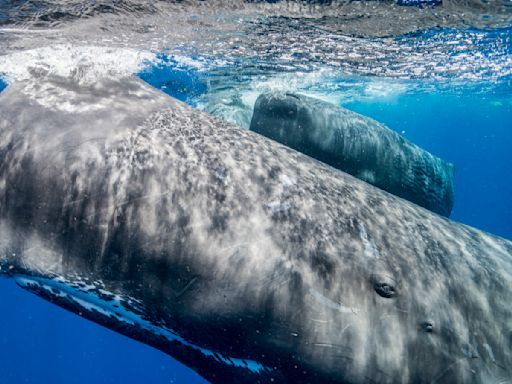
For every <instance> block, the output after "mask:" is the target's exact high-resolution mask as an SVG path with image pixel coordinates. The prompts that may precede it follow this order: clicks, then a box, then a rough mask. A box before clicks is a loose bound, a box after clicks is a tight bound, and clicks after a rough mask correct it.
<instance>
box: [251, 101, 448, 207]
mask: <svg viewBox="0 0 512 384" xmlns="http://www.w3.org/2000/svg"><path fill="white" fill-rule="evenodd" d="M250 129H251V130H252V131H255V132H258V133H260V134H262V135H264V136H266V137H269V138H271V139H273V140H276V141H278V142H280V143H282V144H285V145H287V146H289V147H290V148H293V149H296V150H298V151H300V152H302V153H305V154H306V155H308V156H311V157H313V158H315V159H317V160H320V161H322V162H324V163H326V164H329V165H331V166H333V167H335V168H337V169H340V170H342V171H344V172H347V173H350V174H351V175H353V176H356V177H357V178H359V179H361V180H364V181H366V182H368V183H370V184H373V185H375V186H377V187H379V188H381V189H384V190H385V191H388V192H390V193H392V194H394V195H397V196H400V197H402V198H404V199H407V200H409V201H412V202H414V203H416V204H418V205H421V206H422V207H424V208H427V209H429V210H431V211H433V212H436V213H439V214H441V215H443V216H450V213H451V210H452V208H453V195H454V193H453V165H452V164H450V163H447V162H445V161H444V160H442V159H440V158H438V157H436V156H433V155H432V154H430V153H429V152H427V151H425V150H424V149H421V148H420V147H418V146H417V145H414V144H413V143H411V142H410V141H408V140H407V139H405V138H403V137H402V136H401V135H399V134H398V133H397V132H394V131H392V130H391V129H389V128H387V127H386V126H384V125H382V124H380V123H379V122H377V121H375V120H373V119H371V118H369V117H366V116H363V115H360V114H358V113H355V112H353V111H350V110H348V109H345V108H341V107H338V106H335V105H333V104H331V103H328V102H325V101H323V100H318V99H315V98H312V97H308V96H304V95H300V94H294V93H282V92H269V93H263V94H261V95H260V96H259V97H258V99H257V100H256V104H255V106H254V114H253V117H252V120H251V127H250Z"/></svg>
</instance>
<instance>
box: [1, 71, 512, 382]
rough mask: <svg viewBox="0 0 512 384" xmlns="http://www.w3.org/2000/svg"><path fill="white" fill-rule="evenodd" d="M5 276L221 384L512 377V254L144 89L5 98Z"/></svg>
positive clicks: (18, 89) (117, 85) (44, 90)
mask: <svg viewBox="0 0 512 384" xmlns="http://www.w3.org/2000/svg"><path fill="white" fill-rule="evenodd" d="M0 133H1V134H0V201H1V205H0V225H1V229H2V230H1V231H0V260H1V262H0V265H1V270H2V272H3V273H4V274H7V275H10V276H13V277H14V278H15V279H16V280H17V282H18V284H20V285H21V286H23V287H24V288H26V289H28V290H30V291H32V292H35V293H37V294H38V295H40V296H42V297H44V298H46V299H48V300H51V301H53V302H54V303H56V304H58V305H61V306H63V307H65V308H67V309H70V310H72V311H74V312H76V313H78V314H81V315H83V316H85V317H87V318H90V319H92V320H94V321H96V322H98V323H100V324H103V325H105V326H107V327H109V328H111V329H113V330H115V331H117V332H120V333H123V334H125V335H128V336H130V337H133V338H135V339H137V340H140V341H142V342H145V343H147V344H149V345H152V346H154V347H156V348H159V349H161V350H163V351H165V352H167V353H169V354H170V355H171V356H174V357H175V358H177V359H178V360H180V361H182V362H184V363H185V364H187V365H189V366H190V367H192V368H193V369H194V370H196V371H197V372H199V373H200V374H201V375H203V376H204V377H205V378H206V379H208V380H209V381H211V382H213V383H215V382H219V383H225V382H237V381H241V382H247V383H251V382H254V383H257V382H261V383H265V382H269V383H270V382H283V383H287V382H288V383H311V382H318V383H329V382H351V383H365V382H372V381H374V382H383V383H394V382H400V381H410V382H418V383H423V382H424V383H427V382H432V381H434V382H446V383H452V382H474V383H486V382H492V381H499V380H505V379H507V378H508V377H510V375H511V371H510V367H511V366H512V355H511V348H510V340H511V335H512V333H511V332H512V325H511V323H510V319H511V318H512V317H511V315H512V313H511V311H512V308H511V307H510V305H509V297H510V293H511V291H512V259H511V255H512V243H511V242H509V241H507V240H504V239H500V238H498V237H494V236H492V235H488V234H486V233H483V232H481V231H478V230H475V229H472V228H469V227H467V226H464V225H461V224H457V223H454V222H452V221H449V220H447V219H445V218H442V217H440V216H438V215H435V214H433V213H431V212H429V211H427V210H424V209H422V208H420V207H418V206H416V205H414V204H411V203H409V202H407V201H405V200H403V199H400V198H398V197H395V196H393V195H390V194H388V193H386V192H383V191H381V190H379V189H377V188H375V187H373V186H371V185H369V184H366V183H363V182H361V181H359V180H357V179H356V178H354V177H352V176H350V175H348V174H345V173H343V172H339V171H336V170H334V169H332V168H330V167H327V166H324V165H322V164H320V163H318V162H316V161H314V160H312V159H310V158H308V157H306V156H304V155H303V154H300V153H298V152H296V151H293V150H290V149H288V148H286V147H284V146H282V145H280V144H278V143H275V142H273V141H271V140H268V139H266V138H264V137H262V136H259V135H256V134H254V133H252V132H248V131H244V130H242V129H239V128H238V127H235V126H233V125H230V124H228V123H225V122H222V121H220V120H217V119H215V118H212V117H210V116H208V115H206V114H204V113H202V112H199V111H197V110H193V109H191V108H190V107H187V106H186V105H184V104H182V103H180V102H178V101H176V100H173V99H171V98H169V97H167V96H166V95H164V94H162V93H160V92H158V91H156V90H154V89H152V88H150V87H149V86H148V85H145V84H144V83H142V82H141V81H139V80H135V79H133V78H125V79H123V80H122V81H114V80H103V81H98V82H97V83H96V84H94V85H88V86H87V85H78V84H77V83H76V82H73V81H69V80H66V79H62V78H54V79H46V80H45V81H44V82H34V81H23V82H18V83H13V84H11V85H10V86H9V87H8V88H7V89H5V90H4V91H3V92H2V93H1V94H0Z"/></svg>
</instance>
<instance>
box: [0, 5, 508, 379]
mask: <svg viewBox="0 0 512 384" xmlns="http://www.w3.org/2000/svg"><path fill="white" fill-rule="evenodd" d="M9 3H10V2H7V4H9ZM13 3H14V2H13ZM19 3H22V4H21V5H12V6H9V5H7V6H5V5H0V49H1V50H0V92H2V91H3V90H4V89H5V88H6V87H8V86H9V84H11V83H15V82H18V81H27V80H30V79H33V78H34V77H35V78H36V79H37V78H38V76H40V77H41V79H44V77H45V76H61V77H66V76H67V77H69V76H70V77H73V78H75V79H77V81H78V82H79V83H80V82H83V83H90V82H94V81H95V79H96V78H97V77H99V76H104V75H108V76H114V77H115V76H121V75H129V74H134V75H136V76H138V77H139V78H141V79H142V80H144V81H146V82H147V83H149V84H150V85H152V86H154V87H155V88H158V89H160V90H162V91H163V92H165V93H167V94H169V95H171V96H173V97H175V98H177V99H179V100H181V101H184V102H185V103H187V104H189V105H191V106H193V107H194V108H198V109H200V110H203V111H206V112H208V113H211V114H213V115H215V116H217V117H219V118H221V119H224V120H227V121H230V122H232V123H235V124H237V125H239V126H240V128H241V129H247V128H248V124H249V122H250V118H251V114H252V105H253V104H254V101H255V100H256V97H257V96H258V95H259V94H260V93H261V92H263V91H267V90H283V91H290V92H299V93H304V94H307V95H310V96H313V97H317V98H321V99H323V100H326V101H328V102H331V103H333V104H336V105H339V106H343V107H345V108H348V109H351V110H353V111H356V112H358V113H360V114H363V115H366V116H369V117H372V118H373V119H375V120H377V121H379V122H381V123H384V124H386V125H387V126H388V127H390V128H391V129H393V130H395V131H397V132H399V133H400V134H401V135H403V136H404V137H405V138H407V139H409V140H410V141H412V142H414V143H415V144H417V145H419V146H420V147H422V148H425V149H427V150H428V151H430V152H432V153H433V154H435V155H437V156H439V157H441V158H443V159H445V160H447V161H449V162H451V163H453V164H454V166H455V205H454V210H453V212H452V214H451V217H450V218H451V219H453V220H456V221H459V222H461V223H464V224H467V225H470V226H472V227H476V228H478V229H481V230H484V231H486V232H490V233H492V234H495V235H498V236H501V237H504V238H506V239H512V199H510V196H512V160H511V156H510V154H511V150H510V148H511V147H512V22H511V20H512V16H511V11H510V7H509V6H504V8H503V7H502V6H499V4H501V3H498V2H496V4H497V5H496V9H494V8H493V9H486V10H485V11H482V10H481V9H480V8H478V7H477V9H476V10H474V9H471V10H470V11H468V12H466V17H467V19H464V20H462V22H460V23H459V22H458V20H456V17H453V18H452V19H450V18H448V19H449V20H452V21H450V23H451V24H448V25H442V23H444V22H446V19H447V18H440V19H442V20H444V21H442V22H441V21H439V20H435V21H432V20H431V17H430V16H429V17H424V16H423V15H424V13H421V12H422V11H423V10H425V12H431V8H430V6H431V5H432V4H434V5H435V6H436V7H438V6H440V5H439V2H437V1H436V2H428V4H429V5H426V4H423V5H421V7H419V8H418V7H415V6H413V7H412V8H411V11H410V13H411V14H414V16H410V17H411V19H410V20H409V19H407V18H406V20H409V21H408V22H405V23H404V25H399V24H396V23H395V22H394V21H390V22H389V23H386V20H392V18H393V14H392V13H391V14H386V13H385V12H388V10H386V11H385V12H384V11H383V12H384V13H382V14H381V13H378V12H377V11H375V10H373V9H372V10H367V11H368V14H369V15H370V16H371V17H370V16H368V17H369V18H370V19H371V18H372V17H373V19H372V20H375V23H374V25H373V26H368V25H366V24H357V23H360V21H357V22H354V23H352V24H351V23H347V25H341V26H340V25H338V24H337V22H336V16H334V17H333V18H332V20H331V19H329V20H330V21H329V22H330V24H326V23H327V21H326V20H327V19H328V18H325V17H318V18H317V19H315V18H314V17H313V18H311V17H309V18H307V19H305V20H302V19H301V18H300V14H301V12H311V13H314V12H320V11H317V9H316V8H314V9H313V10H311V8H310V7H309V8H306V10H304V9H303V8H295V6H293V7H287V8H286V12H288V13H291V15H290V14H288V13H287V14H286V15H284V16H282V15H280V14H279V12H285V11H284V10H283V9H281V8H278V9H277V10H275V9H274V8H272V7H271V5H272V4H270V5H269V4H266V5H265V6H263V5H262V6H258V7H257V8H256V9H253V8H249V6H248V5H246V3H244V2H240V3H238V2H237V3H236V4H238V7H233V8H234V9H230V8H229V7H228V9H227V10H226V9H222V10H218V11H217V10H216V11H215V12H213V16H211V19H208V18H207V17H206V16H205V17H206V19H204V20H203V19H201V18H202V17H203V16H201V15H202V13H201V12H197V14H195V13H194V12H192V11H191V10H190V9H189V8H187V9H185V10H184V9H182V8H180V6H179V5H176V8H169V9H167V8H165V12H163V11H162V9H160V8H158V9H156V10H154V9H146V6H143V5H140V4H139V5H140V6H139V5H138V6H137V7H135V6H132V5H130V6H127V7H126V8H122V7H121V8H119V9H117V8H116V7H115V6H112V9H111V8H108V7H106V6H104V7H103V8H96V7H95V5H91V6H90V7H86V6H79V5H77V4H79V3H74V2H66V1H63V2H61V3H59V2H55V4H57V5H58V7H57V5H54V6H55V7H57V8H56V9H49V8H47V7H50V6H49V5H48V4H45V3H44V2H40V3H39V2H19ZM92 3H95V2H92ZM92 3H91V4H92ZM107 3H108V2H107ZM170 3H172V2H170ZM269 3H273V2H269ZM410 3H412V2H410V1H406V2H401V4H407V5H409V4H410ZM128 4H130V3H128ZM142 4H144V3H142ZM160 6H162V7H164V6H163V5H158V7H160ZM167 6H169V7H170V5H165V7H167ZM16 7H21V8H16ZM148 7H149V6H148ZM201 7H203V5H201ZM254 7H256V5H254ZM507 7H508V8H507ZM445 8H447V7H445ZM502 8H503V9H502ZM20 9H22V10H23V12H21V11H20ZM208 9H209V8H208ZM393 9H395V8H393ZM400 9H401V8H400ZM407 9H409V7H407ZM435 9H436V12H440V13H442V12H444V10H443V9H442V8H435ZM278 11H279V12H278ZM360 11H361V10H359V12H360ZM59 12H60V14H63V15H64V16H62V15H61V16H62V17H61V16H59V15H60V14H59ZM166 12H167V13H166ZM171 12H177V13H176V14H178V13H179V16H177V18H176V20H177V21H176V23H172V22H169V17H170V16H169V15H172V13H171ZM180 12H181V13H180ZM389 12H390V11H389ZM400 12H401V11H400ZM408 12H409V11H408ZM453 14H459V12H457V9H455V11H453ZM183 15H185V16H183ZM262 15H263V16H262ZM482 15H483V16H482ZM291 16H293V17H291ZM315 16H317V15H316V13H315ZM320 16H322V15H320ZM484 16H485V17H484ZM180 17H181V18H182V19H186V20H187V23H185V24H183V25H182V24H181V23H182V21H180V20H179V19H180ZM281 17H282V18H283V19H279V18H281ZM386 17H388V18H390V19H387V18H386ZM275 18H277V19H278V20H280V21H279V22H276V20H275ZM212 20H213V21H212ZM255 20H258V22H256V21H255ZM282 20H284V22H281V21H282ZM297 20H298V21H297ZM315 20H316V22H317V24H316V25H315ZM333 20H334V21H333ZM489 20H490V21H489ZM247 23H249V24H250V27H247V28H251V30H253V29H254V30H256V31H255V32H254V33H253V34H251V35H248V36H243V34H242V33H240V35H239V34H238V33H237V32H236V31H235V32H233V31H234V30H238V29H239V28H240V26H245V25H246V24H247ZM251 23H252V24H251ZM446 23H448V22H446ZM175 24H176V25H175ZM283 24H286V25H284V26H283ZM233 25H234V27H233ZM98 26H102V27H103V28H104V33H103V34H101V33H99V32H97V31H96V28H97V27H98ZM224 26H226V28H224ZM379 26H380V29H379V28H378V27H379ZM299 27H300V28H299ZM373 28H374V29H373ZM93 29H94V32H93V31H92V30H93ZM100 29H101V28H100ZM54 30H55V31H57V32H58V33H55V34H54V32H53V31H54ZM318 31H321V32H318ZM326 31H327V32H326ZM205 33H207V34H209V35H208V36H210V37H211V39H205V38H204V36H203V35H204V34H205ZM171 37H172V38H171ZM281 37H282V38H283V39H281ZM0 330H1V332H0V383H2V384H3V383H6V384H11V383H52V384H54V383H74V384H78V383H91V382H93V383H99V384H101V383H121V382H124V383H142V382H144V383H204V382H206V381H205V380H204V379H203V378H201V377H200V376H199V375H198V374H197V373H195V372H194V371H192V370H191V369H189V368H187V367H185V366H184V365H182V364H180V363H178V362H176V361H175V360H173V359H172V358H170V357H169V356H167V355H165V354H163V353H161V352H159V351H157V350H155V349H153V348H151V347H149V346H146V345H144V344H141V343H138V342H135V341H132V340H131V339H128V338H126V337H124V336H121V335H119V334H117V333H115V332H113V331H110V330H108V329H106V328H103V327H101V326H99V325H96V324H94V323H92V322H89V321H87V320H85V319H83V318H80V317H79V316H77V315H74V314H72V313H70V312H67V311H65V310H64V309H61V308H59V307H57V306H54V305H52V304H50V303H48V302H46V301H44V300H42V299H40V298H39V297H37V296H35V295H32V294H30V293H28V292H26V291H24V290H22V289H20V288H19V287H18V286H17V285H16V284H15V282H14V281H13V280H12V279H3V278H0Z"/></svg>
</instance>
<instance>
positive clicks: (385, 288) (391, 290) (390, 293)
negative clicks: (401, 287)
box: [373, 283, 396, 299]
mask: <svg viewBox="0 0 512 384" xmlns="http://www.w3.org/2000/svg"><path fill="white" fill-rule="evenodd" d="M373 288H374V289H375V292H377V293H378V294H379V295H380V296H382V297H385V298H387V299H390V298H392V297H394V296H395V295H396V292H395V287H393V286H392V285H389V284H388V283H375V284H374V285H373Z"/></svg>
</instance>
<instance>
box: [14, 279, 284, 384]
mask: <svg viewBox="0 0 512 384" xmlns="http://www.w3.org/2000/svg"><path fill="white" fill-rule="evenodd" d="M12 277H13V278H14V279H15V281H16V283H17V284H18V285H19V286H20V287H22V288H24V289H26V290H27V291H29V292H31V293H34V294H36V295H37V296H40V297H42V298H44V299H45V300H48V301H50V302H51V303H53V304H57V305H59V306H60V307H63V308H64V309H67V310H69V311H71V312H73V313H75V314H77V315H79V316H82V317H84V318H86V319H88V320H91V321H94V322H95V323H98V324H100V325H102V326H106V327H107V328H109V329H111V330H114V331H116V332H119V333H121V334H123V335H125V336H128V337H130V338H132V339H135V340H138V341H143V342H144V343H146V344H150V345H152V346H154V347H156V348H157V349H160V350H161V351H163V352H165V353H168V354H169V355H171V356H173V357H174V358H176V359H177V360H179V361H181V362H183V363H185V364H186V365H188V366H190V367H193V368H194V369H196V370H198V373H200V374H202V375H205V377H206V378H207V379H208V380H210V381H211V382H222V380H223V379H222V376H223V375H224V374H225V371H235V372H236V376H238V377H240V378H241V379H242V378H243V380H244V382H247V383H252V382H260V383H266V382H278V380H277V374H276V375H274V373H275V372H273V369H271V368H269V367H265V366H264V365H262V364H261V363H259V362H257V361H255V360H251V359H243V358H234V357H230V356H226V355H224V354H222V353H219V352H216V351H212V350H210V349H207V348H204V347H201V346H198V345H195V344H193V343H191V342H189V341H187V340H186V339H185V338H183V337H182V336H180V335H179V334H178V333H176V332H174V331H173V330H172V329H169V328H168V327H166V326H165V325H164V324H161V323H158V322H157V321H153V320H151V319H150V317H149V316H148V315H147V312H146V311H145V308H144V306H143V305H142V303H140V302H139V301H138V300H136V299H134V298H130V297H124V296H121V295H118V294H114V293H111V292H109V291H107V290H105V289H104V287H103V284H102V283H101V281H88V280H83V279H81V278H73V280H69V279H67V278H63V277H61V276H52V277H41V276H32V275H28V274H20V273H14V274H12ZM204 367H208V371H210V374H208V373H207V372H204V371H203V368H204ZM211 372H213V375H212V374H211ZM232 374H233V372H231V373H230V377H231V375H232Z"/></svg>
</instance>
